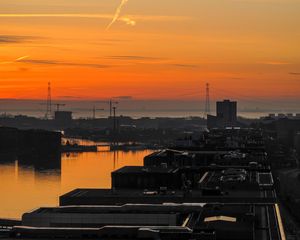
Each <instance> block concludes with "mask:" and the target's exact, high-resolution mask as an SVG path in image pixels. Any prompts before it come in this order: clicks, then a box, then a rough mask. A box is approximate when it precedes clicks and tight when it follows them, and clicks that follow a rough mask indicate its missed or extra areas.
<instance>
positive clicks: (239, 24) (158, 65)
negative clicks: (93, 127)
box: [0, 0, 300, 100]
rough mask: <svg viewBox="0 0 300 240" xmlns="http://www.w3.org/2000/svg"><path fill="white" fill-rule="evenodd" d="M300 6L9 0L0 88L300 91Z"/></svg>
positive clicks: (278, 0)
mask: <svg viewBox="0 0 300 240" xmlns="http://www.w3.org/2000/svg"><path fill="white" fill-rule="evenodd" d="M299 11H300V1H299V0H163V1H161V0H128V1H126V0H123V1H120V0H72V1H70V0H43V1H41V0H26V1H24V0H1V2H0V21H1V24H0V74H1V75H0V76H1V77H0V96H1V98H27V99H38V98H45V91H46V88H47V82H48V81H51V83H52V85H53V86H55V96H53V97H54V98H55V97H56V98H59V96H71V97H72V96H74V98H78V97H80V98H81V99H99V98H109V97H111V96H119V95H122V96H124V95H126V96H133V97H134V98H136V99H183V100H188V99H191V100H193V99H200V98H203V91H204V85H205V83H206V82H209V83H210V84H211V86H212V95H213V97H215V98H222V97H227V95H226V91H230V95H231V96H232V97H233V98H242V96H253V97H254V98H262V99H280V98H289V99H296V100H299V99H300V94H299V92H300V44H299V43H300V27H299V23H300V14H299ZM214 89H215V91H213V90H214ZM198 91H199V93H197V92H198ZM201 91H202V93H201Z"/></svg>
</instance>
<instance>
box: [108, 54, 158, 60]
mask: <svg viewBox="0 0 300 240" xmlns="http://www.w3.org/2000/svg"><path fill="white" fill-rule="evenodd" d="M105 58H108V59H114V60H127V61H128V60H131V61H152V60H163V58H159V57H149V56H136V55H119V56H107V57H105Z"/></svg>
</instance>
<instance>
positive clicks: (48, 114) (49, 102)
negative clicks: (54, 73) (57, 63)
mask: <svg viewBox="0 0 300 240" xmlns="http://www.w3.org/2000/svg"><path fill="white" fill-rule="evenodd" d="M51 115H52V99H51V83H50V82H48V95H47V107H46V114H45V118H46V119H50V118H51Z"/></svg>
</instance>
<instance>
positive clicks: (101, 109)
mask: <svg viewBox="0 0 300 240" xmlns="http://www.w3.org/2000/svg"><path fill="white" fill-rule="evenodd" d="M96 111H104V108H96V107H95V106H94V107H93V119H96Z"/></svg>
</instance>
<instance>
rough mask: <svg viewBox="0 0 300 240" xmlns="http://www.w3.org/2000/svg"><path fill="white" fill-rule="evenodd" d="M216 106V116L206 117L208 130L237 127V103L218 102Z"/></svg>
mask: <svg viewBox="0 0 300 240" xmlns="http://www.w3.org/2000/svg"><path fill="white" fill-rule="evenodd" d="M216 106H217V110H216V112H217V116H212V115H207V126H208V128H215V127H221V128H222V127H235V126H237V102H235V101H230V100H224V101H222V102H220V101H218V102H217V103H216Z"/></svg>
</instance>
